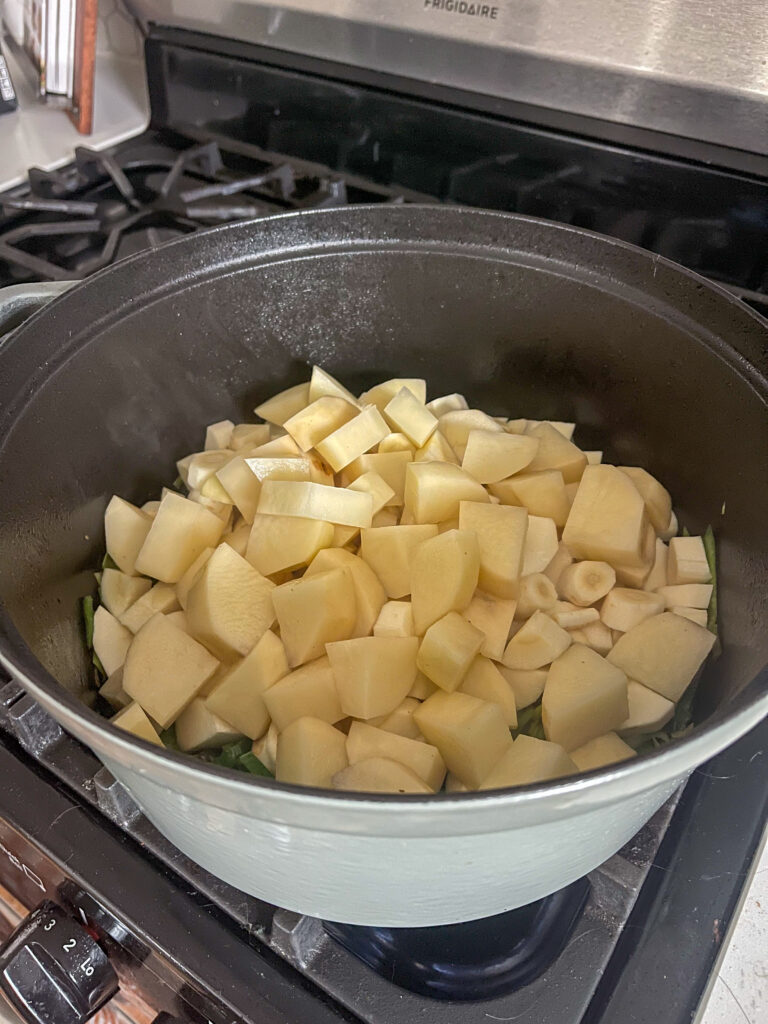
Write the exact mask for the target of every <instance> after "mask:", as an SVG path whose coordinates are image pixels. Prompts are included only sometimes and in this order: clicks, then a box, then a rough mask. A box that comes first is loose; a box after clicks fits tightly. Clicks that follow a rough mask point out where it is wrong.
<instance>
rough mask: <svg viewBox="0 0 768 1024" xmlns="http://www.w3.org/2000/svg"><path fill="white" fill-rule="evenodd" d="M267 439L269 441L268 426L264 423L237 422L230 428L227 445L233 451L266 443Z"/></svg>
mask: <svg viewBox="0 0 768 1024" xmlns="http://www.w3.org/2000/svg"><path fill="white" fill-rule="evenodd" d="M267 441H269V427H268V426H267V425H266V423H238V424H237V425H236V426H234V427H233V428H232V434H231V436H230V439H229V447H230V448H231V449H232V450H233V451H236V452H239V451H243V450H245V449H249V448H255V447H256V446H257V445H260V444H266V443H267Z"/></svg>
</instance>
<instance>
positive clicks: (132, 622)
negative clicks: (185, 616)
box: [119, 583, 179, 633]
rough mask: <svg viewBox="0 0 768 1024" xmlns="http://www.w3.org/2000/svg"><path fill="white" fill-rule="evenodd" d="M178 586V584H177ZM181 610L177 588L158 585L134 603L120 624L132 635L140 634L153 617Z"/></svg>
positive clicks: (127, 609) (124, 614)
mask: <svg viewBox="0 0 768 1024" xmlns="http://www.w3.org/2000/svg"><path fill="white" fill-rule="evenodd" d="M177 586H178V584H177ZM178 608H179V600H178V596H177V592H176V587H174V586H172V584H170V583H156V584H155V585H154V587H152V588H151V589H150V590H148V591H147V592H146V593H145V594H142V596H141V597H140V598H139V599H138V600H136V601H134V602H133V604H132V605H130V606H129V607H128V608H126V610H125V611H124V612H123V613H122V615H120V616H119V618H120V622H121V624H122V625H123V626H125V628H126V629H130V631H131V632H132V633H138V631H139V630H140V629H141V627H142V626H143V625H144V623H145V622H149V620H150V619H151V618H152V616H153V615H155V614H156V613H157V612H162V613H163V614H164V615H167V614H168V613H169V612H175V611H177V610H178Z"/></svg>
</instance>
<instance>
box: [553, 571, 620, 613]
mask: <svg viewBox="0 0 768 1024" xmlns="http://www.w3.org/2000/svg"><path fill="white" fill-rule="evenodd" d="M615 583H616V571H615V570H614V568H613V567H612V566H610V565H609V564H608V563H607V562H595V561H584V562H574V563H573V564H572V565H569V566H567V567H566V568H565V569H563V571H562V572H561V573H560V579H559V580H558V583H557V592H558V594H560V596H561V597H562V598H563V599H564V600H566V601H570V602H571V604H576V605H579V606H580V607H582V608H586V607H588V606H589V605H591V604H595V602H596V601H599V600H600V598H601V597H605V595H606V594H607V593H608V591H609V590H610V589H611V588H612V587H613V586H614V585H615Z"/></svg>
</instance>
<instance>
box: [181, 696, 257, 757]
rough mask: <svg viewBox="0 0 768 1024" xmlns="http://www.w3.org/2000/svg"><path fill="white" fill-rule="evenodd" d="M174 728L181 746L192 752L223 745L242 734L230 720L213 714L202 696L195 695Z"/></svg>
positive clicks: (182, 748)
mask: <svg viewBox="0 0 768 1024" xmlns="http://www.w3.org/2000/svg"><path fill="white" fill-rule="evenodd" d="M174 729H175V731H176V742H177V743H178V744H179V748H180V749H181V750H186V751H189V752H190V753H192V752H194V751H196V750H210V749H212V748H216V747H221V746H223V745H224V744H225V743H231V742H232V741H233V740H236V739H238V738H239V737H240V735H241V734H240V732H238V730H237V729H233V728H232V726H231V725H230V724H229V722H225V721H223V719H221V718H219V717H218V715H215V714H213V712H212V711H210V710H209V708H208V707H207V706H206V703H205V701H204V700H203V698H202V697H195V699H194V700H193V701H192V703H191V704H189V705H188V706H187V707H186V708H184V710H183V711H182V712H181V714H180V715H179V717H178V718H177V719H176V721H175V723H174Z"/></svg>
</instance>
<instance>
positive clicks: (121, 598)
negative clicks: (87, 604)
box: [99, 569, 152, 618]
mask: <svg viewBox="0 0 768 1024" xmlns="http://www.w3.org/2000/svg"><path fill="white" fill-rule="evenodd" d="M151 586H152V581H151V580H148V579H144V577H142V576H129V575H128V574H127V573H124V572H121V571H120V570H119V569H104V570H103V572H102V574H101V580H100V582H99V596H100V597H101V603H102V604H103V605H104V606H105V608H106V609H107V610H108V611H110V612H111V613H112V614H113V615H114V616H116V617H118V618H119V617H120V616H121V615H122V614H123V612H126V611H127V610H128V609H129V608H130V607H131V605H132V604H133V603H134V602H135V601H138V599H139V598H140V597H142V596H143V595H144V594H146V592H147V591H148V590H149V588H150V587H151Z"/></svg>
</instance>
